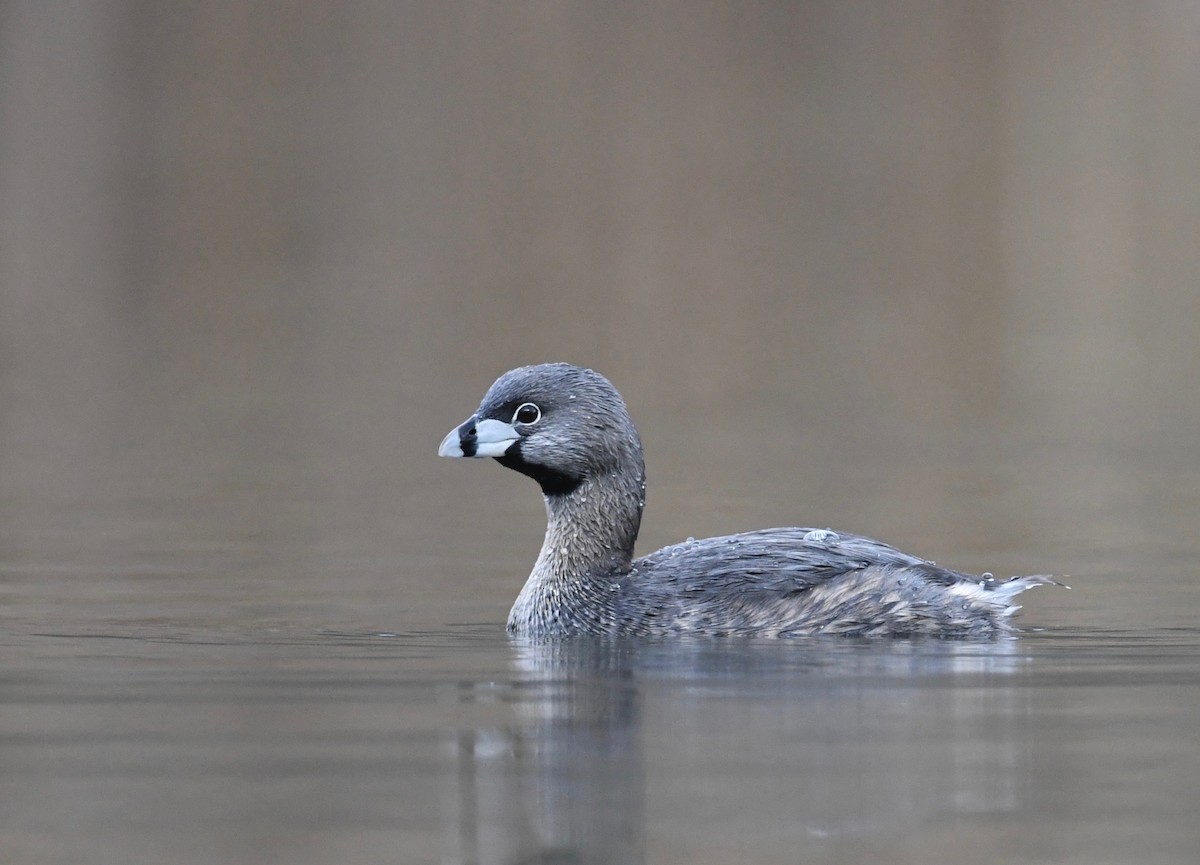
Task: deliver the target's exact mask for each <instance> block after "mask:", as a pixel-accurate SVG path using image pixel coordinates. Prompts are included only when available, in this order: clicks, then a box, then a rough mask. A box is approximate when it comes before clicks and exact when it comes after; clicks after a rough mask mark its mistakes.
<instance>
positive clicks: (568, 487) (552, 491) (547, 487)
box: [495, 442, 583, 496]
mask: <svg viewBox="0 0 1200 865" xmlns="http://www.w3.org/2000/svg"><path fill="white" fill-rule="evenodd" d="M495 459H496V462H498V463H500V465H502V466H504V467H505V468H506V469H512V470H513V471H514V472H520V473H521V474H523V475H525V476H527V477H531V478H533V479H534V480H535V481H537V482H538V485H539V486H540V487H541V488H542V493H543V494H544V495H548V496H565V495H567V494H569V493H571V492H574V491H575V489H576V488H578V486H579V485H580V484H581V483H583V478H582V477H581V476H577V475H572V474H567V473H566V472H560V471H556V470H555V469H552V468H547V467H546V466H540V465H536V464H534V463H528V462H525V457H524V456H522V454H521V443H520V442H517V443H516V444H514V445H513V446H512V447H510V448H509V449H508V452H507V453H505V454H504V456H502V457H496V458H495Z"/></svg>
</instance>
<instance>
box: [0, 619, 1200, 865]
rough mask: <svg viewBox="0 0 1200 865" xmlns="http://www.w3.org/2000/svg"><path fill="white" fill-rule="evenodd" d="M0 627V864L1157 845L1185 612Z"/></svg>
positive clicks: (1191, 660)
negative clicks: (941, 619) (687, 633)
mask: <svg viewBox="0 0 1200 865" xmlns="http://www.w3.org/2000/svg"><path fill="white" fill-rule="evenodd" d="M151 630H152V629H147V628H142V631H143V632H142V633H141V634H137V635H128V634H119V633H112V634H104V633H90V634H87V635H80V634H72V633H49V632H47V633H40V634H39V633H26V634H18V635H13V634H10V635H8V636H7V637H6V638H5V640H4V644H3V653H4V658H5V663H4V671H3V673H2V674H0V761H2V764H3V767H4V770H3V773H2V776H0V789H2V790H3V796H2V798H0V802H2V804H0V825H2V826H3V828H4V831H3V837H2V840H0V849H2V851H3V857H2V858H3V860H4V861H6V862H26V861H27V862H34V861H37V862H93V863H94V862H113V863H116V862H179V863H193V862H194V863H200V862H246V863H251V862H292V863H308V862H311V863H318V862H346V863H352V862H378V861H396V862H497V863H516V862H597V863H616V862H713V863H717V862H731V861H739V862H741V861H745V862H800V861H803V862H847V863H849V862H862V861H880V860H886V861H896V862H909V861H912V862H916V861H921V862H926V861H949V860H951V859H953V860H955V861H966V862H981V863H982V862H1080V863H1083V862H1089V863H1096V862H1113V863H1116V862H1167V863H1175V862H1178V863H1185V862H1186V863H1191V862H1194V861H1196V856H1197V853H1198V852H1200V828H1198V827H1197V825H1196V822H1195V812H1196V803H1197V800H1196V780H1197V778H1200V741H1198V739H1197V729H1198V728H1197V725H1196V722H1195V717H1196V713H1197V711H1198V710H1200V631H1197V630H1195V629H1190V630H1189V629H1174V630H1170V629H1164V630H1147V631H1141V632H1111V631H1110V632H1096V631H1084V630H1065V631H1057V632H1041V633H1028V634H1025V635H1023V636H1021V637H1020V638H1018V639H1011V640H1001V641H998V642H987V643H969V642H946V641H936V640H917V641H869V640H868V641H855V640H826V639H815V640H795V641H789V642H770V641H749V642H741V641H718V642H707V643H706V642H685V643H678V642H672V643H650V644H646V643H641V644H632V643H624V642H615V643H597V642H593V641H569V642H565V643H558V644H553V645H535V644H529V643H523V642H514V641H510V640H509V639H508V638H507V637H506V636H505V634H504V633H503V632H502V630H501V629H500V628H499V627H497V626H493V625H474V626H473V625H457V626H450V627H444V628H437V629H433V630H430V631H427V632H407V633H386V634H384V633H366V632H364V633H348V632H315V633H304V632H301V631H295V632H290V633H285V632H280V631H275V632H273V633H244V634H241V635H240V636H237V635H232V634H230V633H228V632H226V633H212V634H204V633H191V634H178V633H173V632H172V631H171V630H170V629H169V628H167V629H162V630H161V631H160V632H158V633H151V632H150V631H151Z"/></svg>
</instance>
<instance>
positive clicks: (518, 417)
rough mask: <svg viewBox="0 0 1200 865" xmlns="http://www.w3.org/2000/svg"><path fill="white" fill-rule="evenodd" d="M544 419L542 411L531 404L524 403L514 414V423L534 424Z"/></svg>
mask: <svg viewBox="0 0 1200 865" xmlns="http://www.w3.org/2000/svg"><path fill="white" fill-rule="evenodd" d="M541 419H542V410H541V409H540V408H538V407H537V406H536V405H534V404H533V403H531V402H526V403H522V404H521V407H520V408H518V409H517V410H516V412H515V413H514V414H513V423H524V424H532V423H537V422H538V421H540V420H541Z"/></svg>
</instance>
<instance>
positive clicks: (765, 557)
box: [438, 363, 1053, 637]
mask: <svg viewBox="0 0 1200 865" xmlns="http://www.w3.org/2000/svg"><path fill="white" fill-rule="evenodd" d="M438 454H440V455H441V456H444V457H494V458H495V459H496V461H497V462H499V463H500V464H501V465H502V466H506V467H507V468H510V469H514V470H516V471H518V472H521V473H522V474H525V475H528V476H529V477H531V478H533V479H534V480H535V481H537V482H538V483H539V484H540V485H541V487H542V493H543V494H544V495H545V499H546V513H547V517H548V519H547V526H546V539H545V541H544V542H543V544H542V551H541V553H540V554H539V555H538V558H537V562H536V563H535V564H534V566H533V572H532V573H531V574H530V575H529V579H528V580H526V582H525V587H524V588H523V589H521V593H520V595H518V597H517V600H516V603H515V604H514V605H513V608H512V612H511V613H510V614H509V617H508V629H509V630H510V631H512V632H514V633H519V634H525V635H531V636H553V635H566V634H581V633H582V634H622V635H656V634H709V635H765V636H780V637H782V636H792V635H799V634H847V635H869V634H871V635H873V634H891V635H904V634H934V635H940V636H989V635H994V634H997V633H1004V632H1007V631H1009V630H1011V626H1010V625H1009V624H1008V620H1009V617H1010V616H1011V615H1012V614H1013V613H1014V612H1015V611H1016V610H1018V609H1019V607H1017V606H1016V605H1014V604H1013V598H1014V597H1015V596H1016V595H1017V594H1019V593H1020V592H1022V591H1024V590H1025V589H1027V588H1030V587H1031V586H1035V585H1039V584H1043V583H1051V582H1053V580H1051V579H1050V578H1048V577H1044V576H1033V577H1013V578H1011V579H1008V580H996V579H994V578H993V577H992V576H991V575H984V576H972V575H970V574H963V573H959V572H958V571H951V570H948V569H946V568H940V567H938V566H937V565H935V564H933V563H932V562H927V561H925V560H923V559H918V558H916V557H915V556H910V555H908V554H907V553H902V552H900V551H899V550H897V549H894V548H893V547H889V546H888V545H887V544H883V543H880V542H879V541H874V540H871V539H870V538H864V537H859V536H857V535H848V534H843V533H841V532H836V533H835V532H832V531H828V530H823V529H811V528H777V529H765V530H763V531H757V532H745V533H743V534H737V535H729V536H727V537H720V538H706V539H704V540H692V539H689V540H687V541H686V542H684V543H681V544H675V545H674V546H670V547H665V548H663V549H661V550H659V551H658V552H656V553H651V554H650V555H648V556H645V557H643V558H640V559H636V560H635V559H634V558H633V544H634V541H635V540H637V534H638V527H639V526H640V525H641V521H642V507H643V506H644V505H645V496H646V473H645V468H644V466H643V462H642V443H641V440H640V439H639V438H638V434H637V430H636V429H635V428H634V426H633V421H631V420H630V418H629V413H628V411H627V410H626V408H625V402H624V401H623V400H622V399H621V395H620V394H619V393H617V391H616V389H615V388H614V387H613V386H612V384H611V383H609V381H608V379H606V378H604V376H602V375H600V374H599V373H596V372H593V371H592V370H590V369H581V368H580V367H576V366H571V365H570V364H565V363H551V364H540V365H537V366H525V367H521V368H519V369H514V370H511V371H510V372H506V373H505V374H504V375H502V376H501V377H500V378H499V379H498V380H497V381H496V383H495V384H493V385H492V386H491V388H490V389H489V390H488V392H487V394H486V395H485V396H484V397H483V402H482V403H480V406H479V409H478V410H477V411H476V412H475V414H473V415H471V417H469V418H467V420H466V421H464V422H463V423H462V424H460V425H459V426H458V427H456V428H455V429H453V430H451V432H450V434H449V435H447V436H446V438H445V439H444V440H443V441H442V444H441V447H439V448H438Z"/></svg>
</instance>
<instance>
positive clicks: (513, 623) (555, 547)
mask: <svg viewBox="0 0 1200 865" xmlns="http://www.w3.org/2000/svg"><path fill="white" fill-rule="evenodd" d="M645 495H646V481H645V471H644V469H643V468H642V466H641V464H640V463H639V464H638V466H637V470H636V471H628V472H614V473H610V474H604V475H598V476H589V477H587V478H585V479H584V480H583V482H581V483H580V484H579V485H578V486H577V487H575V488H574V489H573V490H571V492H569V493H565V494H563V495H547V496H546V537H545V540H543V541H542V550H541V552H540V553H539V554H538V558H537V562H536V563H535V564H534V566H533V571H532V573H530V575H529V579H527V580H526V581H525V586H524V587H523V588H522V589H521V593H520V594H519V595H518V596H517V601H516V603H515V604H514V605H513V610H512V613H511V614H510V616H509V627H510V628H511V629H513V630H525V629H526V628H527V627H528V626H529V625H531V624H533V625H535V626H536V625H537V624H538V623H540V622H544V621H545V620H546V619H555V620H558V619H561V618H563V617H566V618H568V619H570V618H572V617H575V616H579V617H587V616H588V615H591V614H592V613H591V612H589V610H594V609H595V607H596V603H595V602H596V600H597V599H598V598H601V597H603V596H604V595H603V593H607V592H608V590H609V587H610V586H611V585H612V584H613V582H614V580H615V579H616V578H618V577H621V576H623V575H625V574H627V573H628V572H629V570H630V567H631V565H632V562H633V546H634V543H635V542H636V541H637V535H638V528H639V527H640V526H641V522H642V508H643V507H644V505H645ZM535 629H536V628H535Z"/></svg>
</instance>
